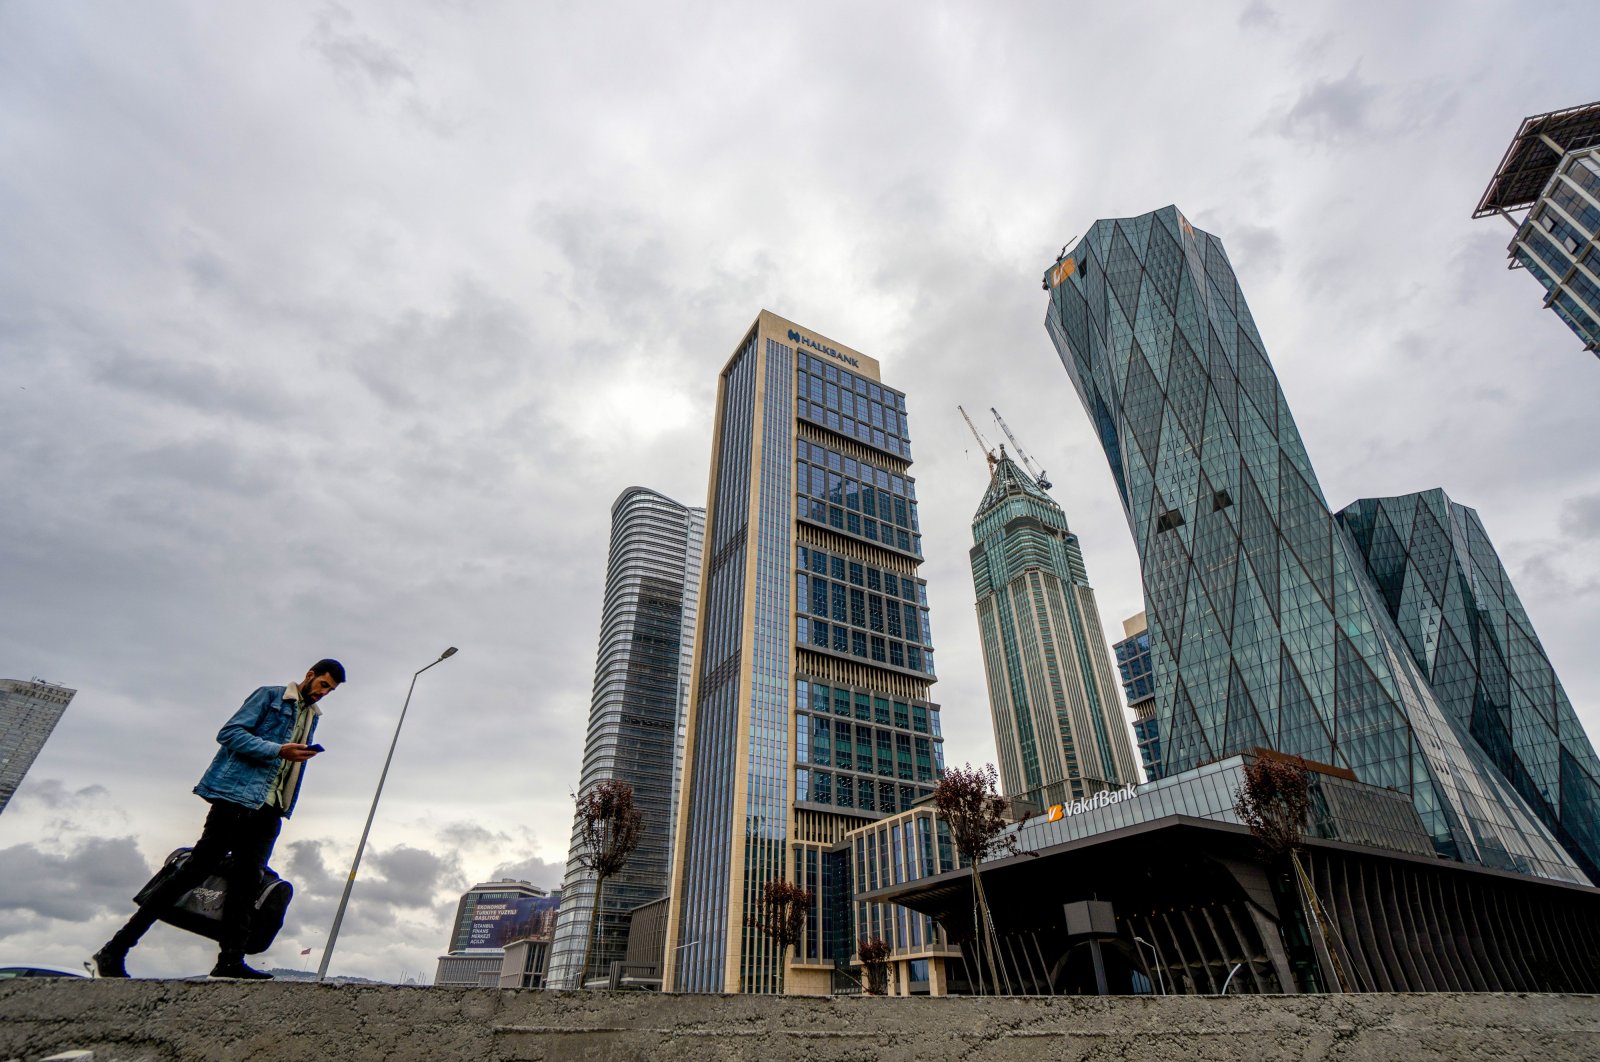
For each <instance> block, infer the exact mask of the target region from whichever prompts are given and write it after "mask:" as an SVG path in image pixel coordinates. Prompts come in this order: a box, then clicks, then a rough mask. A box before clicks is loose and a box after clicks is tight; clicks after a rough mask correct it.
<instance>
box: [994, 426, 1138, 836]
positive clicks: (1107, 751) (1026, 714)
mask: <svg viewBox="0 0 1600 1062" xmlns="http://www.w3.org/2000/svg"><path fill="white" fill-rule="evenodd" d="M972 538H973V541H974V542H975V543H976V545H974V546H973V547H972V584H973V588H974V589H975V590H976V591H977V595H978V631H979V634H980V635H981V636H982V638H983V666H984V672H985V675H986V676H987V678H988V682H989V711H990V714H991V716H992V717H993V719H994V742H995V748H996V749H997V750H998V751H999V757H1000V782H1001V787H1002V788H1003V789H1004V790H1005V794H1006V796H1008V797H1013V798H1021V799H1023V800H1027V801H1029V802H1030V803H1033V804H1037V805H1039V806H1040V807H1045V806H1048V805H1051V804H1061V803H1067V802H1070V801H1072V800H1076V799H1078V798H1079V797H1084V796H1090V795H1092V794H1094V793H1099V792H1102V791H1104V790H1107V789H1116V788H1119V787H1121V786H1124V785H1127V784H1128V783H1130V782H1137V781H1139V771H1138V768H1137V767H1135V765H1134V758H1133V745H1132V743H1131V742H1130V741H1129V740H1128V723H1127V720H1126V718H1125V717H1124V716H1123V711H1122V697H1121V696H1120V695H1119V694H1118V692H1117V680H1116V676H1115V673H1114V672H1113V671H1112V669H1111V656H1110V653H1109V651H1108V650H1107V648H1106V637H1105V631H1104V629H1103V628H1102V627H1101V625H1100V610H1099V608H1097V607H1096V605H1095V600H1094V590H1093V588H1091V587H1090V586H1089V576H1088V573H1087V572H1086V571H1085V570H1084V566H1083V552H1082V551H1081V550H1080V549H1079V548H1078V536H1077V535H1074V534H1073V533H1072V531H1071V530H1070V529H1069V528H1068V527H1067V514H1066V513H1064V512H1062V510H1061V506H1059V505H1057V504H1056V503H1055V500H1054V499H1053V498H1051V497H1050V495H1048V494H1046V493H1045V492H1044V490H1043V489H1041V488H1040V487H1039V485H1038V484H1037V483H1035V482H1034V480H1033V478H1032V477H1031V476H1029V475H1027V474H1026V473H1025V472H1023V470H1022V469H1020V468H1018V467H1017V465H1016V462H1014V461H1012V460H1011V458H1009V457H1007V456H1006V455H1005V450H1004V449H1003V448H1002V449H1001V451H1000V458H999V460H997V461H995V462H994V469H993V472H992V473H991V475H990V477H989V489H988V491H987V492H985V494H984V496H983V502H982V503H981V504H980V505H979V506H978V512H977V515H976V516H975V517H974V518H973V521H972Z"/></svg>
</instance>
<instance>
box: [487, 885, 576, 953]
mask: <svg viewBox="0 0 1600 1062" xmlns="http://www.w3.org/2000/svg"><path fill="white" fill-rule="evenodd" d="M559 906H561V897H560V896H559V895H556V896H510V897H506V898H504V899H487V898H485V899H482V900H479V901H478V906H477V907H476V908H474V909H473V911H472V928H471V929H470V930H469V931H468V933H467V948H468V949H469V950H473V951H476V950H480V949H481V950H492V949H495V948H503V947H505V946H506V945H507V944H509V943H511V942H512V941H513V940H521V939H523V938H524V937H532V938H533V939H535V940H549V939H550V934H551V931H552V930H553V929H554V928H555V924H556V908H558V907H559Z"/></svg>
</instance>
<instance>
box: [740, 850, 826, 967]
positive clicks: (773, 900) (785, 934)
mask: <svg viewBox="0 0 1600 1062" xmlns="http://www.w3.org/2000/svg"><path fill="white" fill-rule="evenodd" d="M813 899H815V898H814V897H813V896H812V895H811V893H809V892H807V891H806V890H805V888H804V887H802V886H800V885H794V884H791V883H790V882H787V881H784V880H783V879H782V878H773V879H772V880H771V881H769V882H767V884H766V887H765V888H763V889H762V890H761V906H760V907H759V908H758V909H757V911H756V913H755V914H751V915H746V916H745V920H744V924H745V925H747V926H749V927H750V928H751V929H759V930H760V931H761V932H762V933H764V934H766V936H767V938H768V939H770V940H771V941H772V942H773V943H774V944H776V945H777V946H778V994H779V995H782V994H783V982H784V972H785V970H786V969H787V968H788V965H789V948H790V947H792V946H793V945H796V944H799V943H800V937H801V935H802V934H804V933H805V930H806V915H807V914H809V913H810V911H811V903H812V901H813Z"/></svg>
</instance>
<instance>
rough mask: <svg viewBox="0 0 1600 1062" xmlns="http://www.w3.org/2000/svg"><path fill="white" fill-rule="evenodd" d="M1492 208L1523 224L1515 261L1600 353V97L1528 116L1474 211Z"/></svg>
mask: <svg viewBox="0 0 1600 1062" xmlns="http://www.w3.org/2000/svg"><path fill="white" fill-rule="evenodd" d="M1518 210H1525V211H1526V213H1525V214H1523V216H1522V218H1521V220H1520V221H1519V220H1518V219H1517V218H1516V217H1515V215H1514V214H1513V212H1514V211H1518ZM1492 214H1498V215H1500V216H1501V217H1503V218H1505V219H1506V220H1507V221H1509V222H1510V223H1511V225H1512V227H1513V228H1515V229H1516V235H1514V236H1513V237H1512V238H1511V245H1510V246H1509V247H1508V248H1507V253H1508V254H1509V255H1510V257H1511V266H1510V268H1512V269H1526V270H1527V271H1528V272H1529V273H1530V274H1531V275H1532V276H1533V278H1534V279H1535V280H1537V281H1538V282H1539V285H1540V286H1541V287H1542V288H1544V291H1545V297H1544V304H1545V306H1546V307H1547V308H1549V309H1551V310H1554V311H1555V313H1556V315H1557V316H1558V317H1560V318H1561V320H1563V321H1565V322H1566V325H1567V327H1568V328H1570V329H1572V331H1573V332H1574V333H1575V334H1576V335H1577V336H1578V338H1579V339H1581V340H1583V348H1584V349H1585V350H1588V351H1592V352H1593V353H1594V354H1595V356H1596V357H1600V248H1597V246H1596V243H1595V241H1596V237H1597V236H1600V101H1597V102H1595V103H1589V104H1585V105H1584V106H1582V107H1570V108H1568V109H1567V110H1564V111H1551V112H1550V113H1549V114H1536V115H1534V116H1533V117H1531V118H1525V119H1523V121H1522V127H1521V128H1520V129H1518V130H1517V135H1516V136H1515V137H1513V138H1512V141H1511V146H1510V147H1508V148H1506V153H1505V157H1504V158H1503V159H1501V160H1500V168H1499V169H1498V170H1496V171H1495V175H1494V179H1493V180H1492V181H1490V182H1489V187H1488V188H1487V189H1485V191H1484V193H1483V198H1481V199H1480V200H1479V201H1478V209H1477V210H1476V211H1474V213H1473V215H1472V216H1473V217H1475V218H1482V217H1488V216H1490V215H1492Z"/></svg>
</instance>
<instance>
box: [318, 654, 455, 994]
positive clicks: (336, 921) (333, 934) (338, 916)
mask: <svg viewBox="0 0 1600 1062" xmlns="http://www.w3.org/2000/svg"><path fill="white" fill-rule="evenodd" d="M455 655H456V647H455V646H453V645H452V646H451V647H450V648H448V649H446V650H445V651H444V652H442V653H440V654H439V659H438V660H435V661H434V662H433V664H437V663H440V662H441V661H444V660H448V659H450V658H451V657H452V656H455ZM433 664H429V665H428V666H427V667H422V668H418V669H417V671H416V673H415V674H413V675H412V676H411V688H410V689H408V690H406V702H405V704H403V705H401V706H400V721H399V722H398V723H395V725H394V740H393V741H391V742H389V755H388V756H387V757H385V758H384V761H383V773H382V774H380V775H378V791H377V792H376V793H373V794H372V808H371V810H369V811H368V812H367V825H366V826H365V827H364V828H363V829H362V830H361V842H360V843H359V844H357V845H356V858H355V860H354V862H352V863H351V864H350V876H349V877H348V878H346V879H345V882H344V895H343V896H341V897H339V910H338V911H337V912H335V914H334V916H333V928H332V929H330V930H328V943H327V944H325V945H323V948H322V961H321V962H320V963H318V964H317V980H318V981H325V980H327V978H328V961H329V960H330V959H332V958H333V944H334V942H335V941H336V940H338V939H339V926H340V925H341V924H342V923H343V922H344V909H345V908H346V907H348V906H349V904H350V890H351V889H352V888H354V887H355V883H356V870H357V869H358V868H359V867H360V866H361V853H362V852H365V851H366V850H367V835H368V834H370V833H371V832H372V819H373V816H375V815H377V814H378V798H379V797H381V796H383V783H384V782H385V781H386V780H387V779H388V777H389V764H390V763H392V762H393V761H394V747H395V746H396V745H398V744H399V743H400V728H401V727H402V726H404V725H405V721H406V709H407V708H410V707H411V694H412V691H413V690H415V689H416V688H417V675H420V674H422V673H423V672H424V671H426V670H428V668H429V667H432V666H433Z"/></svg>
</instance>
